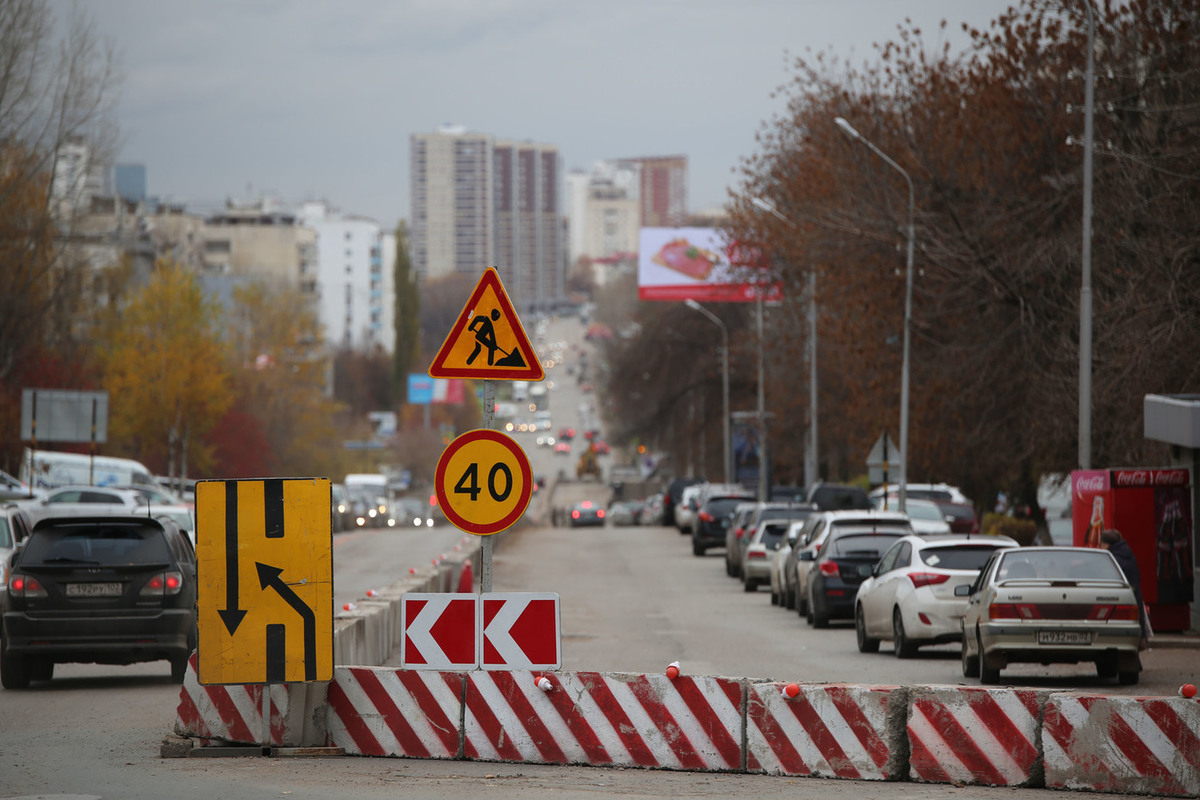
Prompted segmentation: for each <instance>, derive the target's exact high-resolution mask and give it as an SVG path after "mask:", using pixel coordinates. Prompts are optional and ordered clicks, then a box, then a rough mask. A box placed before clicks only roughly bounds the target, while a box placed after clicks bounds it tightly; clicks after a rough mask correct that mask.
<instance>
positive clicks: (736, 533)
mask: <svg viewBox="0 0 1200 800" xmlns="http://www.w3.org/2000/svg"><path fill="white" fill-rule="evenodd" d="M745 532H746V529H745V528H738V529H737V530H736V531H734V532H733V536H734V538H735V539H740V538H742V534H743V533H745Z"/></svg>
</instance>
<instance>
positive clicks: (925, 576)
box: [908, 572, 950, 589]
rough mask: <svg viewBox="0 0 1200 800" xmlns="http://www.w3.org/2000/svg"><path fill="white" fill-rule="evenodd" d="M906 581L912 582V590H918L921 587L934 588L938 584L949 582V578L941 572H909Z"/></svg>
mask: <svg viewBox="0 0 1200 800" xmlns="http://www.w3.org/2000/svg"><path fill="white" fill-rule="evenodd" d="M908 579H909V580H910V581H912V585H913V588H916V589H920V588H921V587H922V586H936V585H937V584H939V583H945V582H946V581H948V580H950V576H949V575H946V574H945V573H941V572H910V573H908Z"/></svg>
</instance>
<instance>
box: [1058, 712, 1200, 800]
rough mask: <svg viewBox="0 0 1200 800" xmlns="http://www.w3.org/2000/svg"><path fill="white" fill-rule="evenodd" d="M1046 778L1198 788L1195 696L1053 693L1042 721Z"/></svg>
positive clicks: (1178, 792)
mask: <svg viewBox="0 0 1200 800" xmlns="http://www.w3.org/2000/svg"><path fill="white" fill-rule="evenodd" d="M1042 749H1043V751H1044V758H1045V764H1046V786H1047V788H1051V789H1093V790H1096V791H1105V792H1126V793H1133V794H1160V795H1175V796H1178V797H1196V796H1200V703H1197V702H1196V701H1194V700H1189V699H1185V698H1182V697H1162V698H1154V697H1120V696H1099V695H1081V694H1066V693H1063V694H1054V695H1051V696H1050V698H1049V700H1048V701H1047V703H1046V711H1045V718H1044V722H1043V725H1042Z"/></svg>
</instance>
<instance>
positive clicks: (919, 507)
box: [905, 503, 945, 522]
mask: <svg viewBox="0 0 1200 800" xmlns="http://www.w3.org/2000/svg"><path fill="white" fill-rule="evenodd" d="M905 511H906V513H907V514H908V515H909V516H910V517H912V518H913V519H924V520H936V521H938V522H941V521H942V520H943V519H945V517H943V516H942V512H941V511H940V510H939V509H938V507H937V506H935V505H933V504H932V503H931V504H928V505H926V504H925V503H907V504H906V506H905Z"/></svg>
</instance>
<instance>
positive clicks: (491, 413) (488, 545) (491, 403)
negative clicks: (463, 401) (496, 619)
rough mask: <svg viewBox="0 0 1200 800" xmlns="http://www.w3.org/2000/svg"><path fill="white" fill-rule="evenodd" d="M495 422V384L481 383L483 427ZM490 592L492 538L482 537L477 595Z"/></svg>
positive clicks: (493, 382)
mask: <svg viewBox="0 0 1200 800" xmlns="http://www.w3.org/2000/svg"><path fill="white" fill-rule="evenodd" d="M495 421H496V383H495V381H491V380H485V381H484V382H483V427H485V428H491V427H492V425H494V424H495ZM491 590H492V537H491V536H484V537H483V541H482V542H480V548H479V593H480V594H483V593H485V592H490V591H491Z"/></svg>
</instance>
